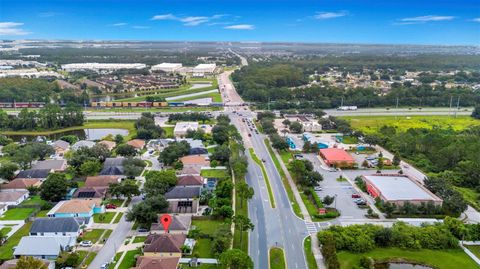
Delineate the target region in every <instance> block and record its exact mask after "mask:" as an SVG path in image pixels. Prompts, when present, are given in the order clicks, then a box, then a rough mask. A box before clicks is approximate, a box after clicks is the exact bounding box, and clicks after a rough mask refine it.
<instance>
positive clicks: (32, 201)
mask: <svg viewBox="0 0 480 269" xmlns="http://www.w3.org/2000/svg"><path fill="white" fill-rule="evenodd" d="M47 203H48V202H47V201H44V200H42V198H40V196H38V195H34V196H30V197H28V199H27V200H25V201H23V202H22V203H21V205H22V206H32V205H38V206H43V205H45V204H47Z"/></svg>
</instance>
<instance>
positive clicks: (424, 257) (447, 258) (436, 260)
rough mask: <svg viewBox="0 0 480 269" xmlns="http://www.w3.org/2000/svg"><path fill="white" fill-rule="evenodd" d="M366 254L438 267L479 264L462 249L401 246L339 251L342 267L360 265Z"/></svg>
mask: <svg viewBox="0 0 480 269" xmlns="http://www.w3.org/2000/svg"><path fill="white" fill-rule="evenodd" d="M364 256H367V257H372V258H373V259H376V260H389V259H394V258H401V259H404V260H408V261H412V262H419V263H423V264H425V265H429V266H431V267H434V268H437V269H451V268H462V269H474V268H478V266H477V264H476V263H475V262H474V261H473V260H472V259H471V258H470V257H468V256H467V254H465V252H463V250H461V249H452V250H429V249H422V250H418V251H410V250H403V249H399V248H383V249H375V250H372V251H370V252H367V253H360V254H358V253H351V252H346V251H339V252H338V260H339V261H340V268H342V269H343V268H345V269H347V268H356V267H358V266H359V265H360V259H361V258H362V257H364Z"/></svg>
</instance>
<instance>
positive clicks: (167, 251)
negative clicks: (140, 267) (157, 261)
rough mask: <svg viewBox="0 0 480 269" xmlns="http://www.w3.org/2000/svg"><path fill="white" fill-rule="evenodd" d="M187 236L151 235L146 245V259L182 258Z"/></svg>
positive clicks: (144, 251)
mask: <svg viewBox="0 0 480 269" xmlns="http://www.w3.org/2000/svg"><path fill="white" fill-rule="evenodd" d="M186 239H187V236H186V235H185V234H149V235H148V236H147V239H146V240H145V243H144V248H143V255H144V256H146V257H178V258H181V257H182V246H183V245H184V244H185V240H186Z"/></svg>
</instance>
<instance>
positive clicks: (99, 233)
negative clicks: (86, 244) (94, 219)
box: [82, 229, 112, 244]
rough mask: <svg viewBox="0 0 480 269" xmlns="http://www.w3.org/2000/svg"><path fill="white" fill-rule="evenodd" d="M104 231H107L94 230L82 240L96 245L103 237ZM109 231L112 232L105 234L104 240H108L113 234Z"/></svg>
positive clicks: (87, 233)
mask: <svg viewBox="0 0 480 269" xmlns="http://www.w3.org/2000/svg"><path fill="white" fill-rule="evenodd" d="M104 231H105V229H92V230H91V231H88V232H86V233H85V234H84V235H83V236H82V240H84V241H92V243H94V244H95V243H96V242H97V241H98V239H100V236H102V234H103V232H104ZM108 231H110V232H109V233H107V234H105V237H104V238H108V235H110V233H111V232H112V230H108Z"/></svg>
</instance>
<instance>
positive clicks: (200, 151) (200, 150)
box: [178, 138, 208, 155]
mask: <svg viewBox="0 0 480 269" xmlns="http://www.w3.org/2000/svg"><path fill="white" fill-rule="evenodd" d="M178 141H187V143H188V144H189V145H190V150H189V151H188V155H208V150H207V149H206V148H205V146H204V145H203V142H202V140H199V139H192V138H185V139H179V140H178Z"/></svg>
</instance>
